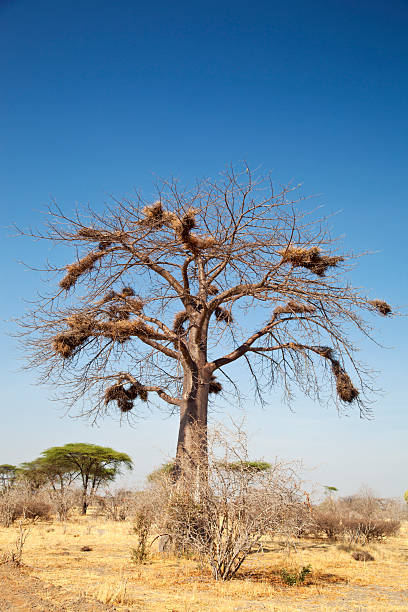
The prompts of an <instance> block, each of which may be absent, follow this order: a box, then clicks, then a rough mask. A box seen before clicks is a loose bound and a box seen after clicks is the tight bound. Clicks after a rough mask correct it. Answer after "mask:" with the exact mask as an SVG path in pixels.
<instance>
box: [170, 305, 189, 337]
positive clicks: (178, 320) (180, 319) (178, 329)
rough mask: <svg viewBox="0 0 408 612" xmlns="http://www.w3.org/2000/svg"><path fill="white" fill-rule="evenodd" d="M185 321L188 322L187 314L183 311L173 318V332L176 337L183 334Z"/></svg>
mask: <svg viewBox="0 0 408 612" xmlns="http://www.w3.org/2000/svg"><path fill="white" fill-rule="evenodd" d="M186 321H188V314H187V312H186V311H185V310H181V311H180V312H178V313H177V314H176V315H175V317H174V322H173V331H174V332H175V333H176V334H178V335H180V334H183V333H184V332H185V329H184V327H183V326H184V323H185V322H186Z"/></svg>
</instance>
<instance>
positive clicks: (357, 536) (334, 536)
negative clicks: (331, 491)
mask: <svg viewBox="0 0 408 612" xmlns="http://www.w3.org/2000/svg"><path fill="white" fill-rule="evenodd" d="M390 502H391V500H382V499H379V498H376V497H375V496H374V495H373V494H372V493H371V492H369V491H364V492H363V493H360V494H359V495H354V496H351V497H345V498H341V499H339V500H337V501H334V500H332V499H330V500H327V501H326V502H324V503H323V504H321V505H320V506H319V507H317V508H315V509H314V511H313V519H314V527H313V528H312V532H313V533H314V535H315V536H321V535H325V536H326V537H328V538H329V539H330V540H337V541H343V542H345V543H347V544H349V545H352V544H366V543H367V542H371V541H373V540H377V541H381V540H383V539H385V538H387V537H390V536H395V535H396V534H397V533H398V531H399V529H400V526H401V521H400V520H399V517H398V514H397V512H396V510H397V508H396V506H395V505H394V504H392V503H390Z"/></svg>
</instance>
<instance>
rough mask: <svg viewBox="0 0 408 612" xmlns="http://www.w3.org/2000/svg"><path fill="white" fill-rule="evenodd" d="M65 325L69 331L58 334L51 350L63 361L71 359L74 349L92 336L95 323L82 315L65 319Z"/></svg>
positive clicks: (74, 315)
mask: <svg viewBox="0 0 408 612" xmlns="http://www.w3.org/2000/svg"><path fill="white" fill-rule="evenodd" d="M66 323H67V325H68V327H69V328H70V329H69V330H68V331H65V332H62V333H61V334H58V335H57V336H55V338H54V339H53V341H52V346H53V349H54V350H55V352H56V353H58V354H59V355H61V357H63V358H64V359H68V358H69V357H72V356H73V355H74V353H75V351H76V349H77V348H79V347H80V346H82V345H83V344H84V342H86V340H88V338H89V337H90V336H92V334H93V332H94V329H95V321H94V320H93V319H92V318H90V317H87V316H86V315H82V314H73V315H71V316H69V317H67V318H66Z"/></svg>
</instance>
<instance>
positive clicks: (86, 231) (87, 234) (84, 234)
mask: <svg viewBox="0 0 408 612" xmlns="http://www.w3.org/2000/svg"><path fill="white" fill-rule="evenodd" d="M77 236H78V238H85V240H103V238H104V234H103V232H102V231H101V230H97V229H95V228H93V227H82V228H81V229H80V230H78V232H77Z"/></svg>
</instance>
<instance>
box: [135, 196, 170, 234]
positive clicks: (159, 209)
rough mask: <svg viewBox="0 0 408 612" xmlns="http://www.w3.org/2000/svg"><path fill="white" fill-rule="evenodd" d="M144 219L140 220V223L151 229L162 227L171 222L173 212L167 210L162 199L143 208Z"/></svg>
mask: <svg viewBox="0 0 408 612" xmlns="http://www.w3.org/2000/svg"><path fill="white" fill-rule="evenodd" d="M142 213H143V214H144V219H142V220H141V221H139V225H141V226H142V227H147V228H151V229H160V228H161V227H162V226H163V225H165V224H168V223H171V221H172V218H173V214H172V213H169V212H167V211H165V210H164V209H163V205H162V203H161V202H160V201H158V202H154V204H152V205H151V206H145V207H144V208H143V210H142Z"/></svg>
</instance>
